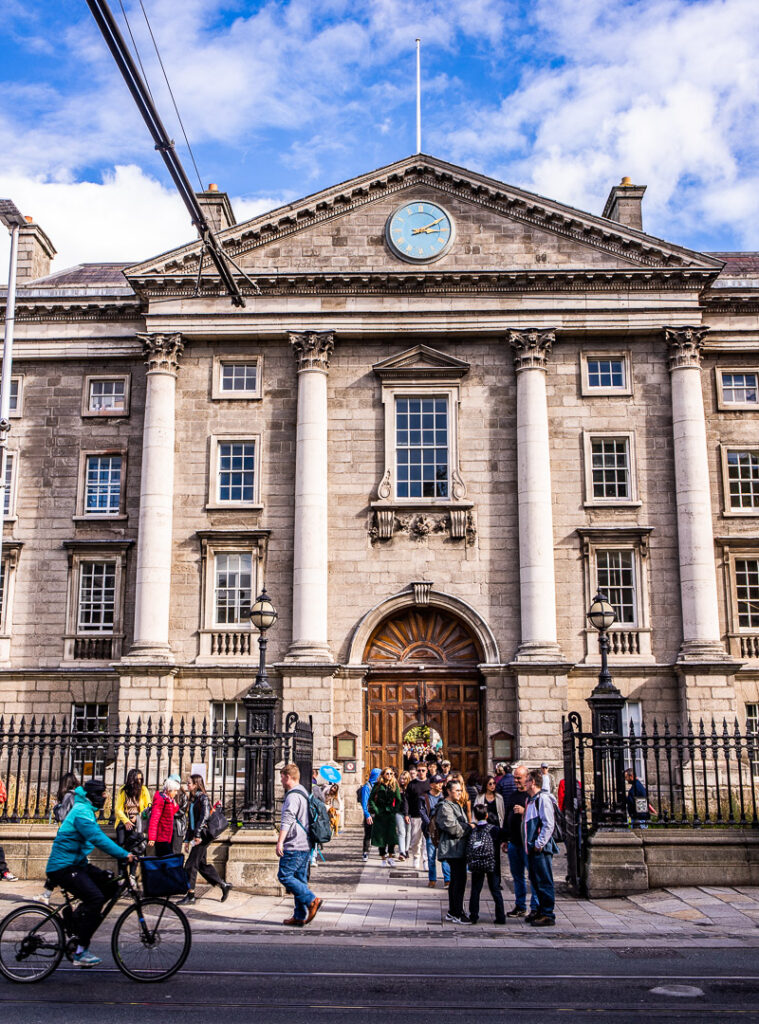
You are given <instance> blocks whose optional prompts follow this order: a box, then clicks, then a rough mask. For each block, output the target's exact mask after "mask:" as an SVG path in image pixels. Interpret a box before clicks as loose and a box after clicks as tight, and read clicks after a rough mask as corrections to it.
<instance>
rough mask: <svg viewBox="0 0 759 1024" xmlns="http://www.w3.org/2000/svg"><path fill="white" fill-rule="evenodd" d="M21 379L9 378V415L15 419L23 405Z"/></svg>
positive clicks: (22, 380)
mask: <svg viewBox="0 0 759 1024" xmlns="http://www.w3.org/2000/svg"><path fill="white" fill-rule="evenodd" d="M23 388H24V379H23V377H11V396H10V415H11V417H12V418H14V419H15V418H16V417H18V416H20V415H21V411H22V403H23V393H24V391H23Z"/></svg>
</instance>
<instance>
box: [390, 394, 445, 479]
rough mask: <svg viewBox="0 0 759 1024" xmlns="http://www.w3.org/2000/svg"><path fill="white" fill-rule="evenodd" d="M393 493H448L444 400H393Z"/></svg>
mask: <svg viewBox="0 0 759 1024" xmlns="http://www.w3.org/2000/svg"><path fill="white" fill-rule="evenodd" d="M395 452H396V478H397V481H398V483H397V497H399V498H447V497H448V400H447V399H445V398H397V399H396V401H395Z"/></svg>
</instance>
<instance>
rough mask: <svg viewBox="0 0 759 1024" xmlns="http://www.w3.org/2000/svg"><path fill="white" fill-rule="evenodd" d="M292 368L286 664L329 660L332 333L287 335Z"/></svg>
mask: <svg viewBox="0 0 759 1024" xmlns="http://www.w3.org/2000/svg"><path fill="white" fill-rule="evenodd" d="M290 344H291V345H292V348H293V352H294V354H295V358H296V361H297V366H298V413H297V432H296V453H295V536H294V543H293V636H292V643H291V644H290V647H289V649H288V652H287V660H288V661H302V662H330V661H331V660H332V655H331V652H330V649H329V644H328V640H327V599H328V563H327V512H328V493H327V374H328V371H329V361H330V357H331V355H332V351H333V349H334V346H335V336H334V333H333V332H332V331H298V332H296V331H293V332H291V333H290Z"/></svg>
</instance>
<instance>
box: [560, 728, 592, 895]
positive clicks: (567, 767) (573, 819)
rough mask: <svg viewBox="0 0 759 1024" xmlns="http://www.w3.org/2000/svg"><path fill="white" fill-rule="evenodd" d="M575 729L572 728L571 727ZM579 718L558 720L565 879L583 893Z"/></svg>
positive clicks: (583, 824)
mask: <svg viewBox="0 0 759 1024" xmlns="http://www.w3.org/2000/svg"><path fill="white" fill-rule="evenodd" d="M575 730H576V731H575ZM581 735H582V719H581V718H580V716H579V714H578V713H577V712H576V711H573V712H572V713H571V714H570V715H569V716H568V717H567V718H564V719H563V720H562V743H563V750H564V817H565V820H566V850H567V882H568V884H569V888H570V890H571V891H572V893H573V894H574V895H575V896H584V895H585V894H586V887H585V839H586V837H587V834H588V823H587V816H586V810H585V792H586V790H585V768H584V764H583V761H582V758H580V762H579V771H578V759H577V748H578V739H579V738H580V736H581Z"/></svg>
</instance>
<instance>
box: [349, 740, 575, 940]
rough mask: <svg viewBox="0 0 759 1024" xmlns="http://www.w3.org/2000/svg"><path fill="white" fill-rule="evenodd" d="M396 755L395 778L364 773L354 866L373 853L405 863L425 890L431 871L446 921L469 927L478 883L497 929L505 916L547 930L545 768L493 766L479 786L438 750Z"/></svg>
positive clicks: (551, 811)
mask: <svg viewBox="0 0 759 1024" xmlns="http://www.w3.org/2000/svg"><path fill="white" fill-rule="evenodd" d="M403 753H404V765H405V766H406V767H405V768H404V770H403V771H402V772H401V773H400V775H399V776H396V773H395V770H394V769H393V768H384V769H381V770H380V769H379V768H374V769H372V771H371V772H370V774H369V778H368V780H367V782H366V783H365V784H364V785H363V786H362V787H361V788H360V789H359V790H358V792H357V797H358V799H359V802H360V804H361V809H362V812H363V817H364V838H363V849H362V857H363V860H364V861H366V860H368V858H369V855H370V851H371V849H372V847H376V848H377V850H378V852H379V856H380V862H381V864H382V865H383V866H385V867H393V866H394V865H395V864H396V861H397V862H404V861H409V862H410V863H411V866H413V867H414V868H415V869H416V870H417V871H421V872H424V871H426V872H427V885H428V886H429V887H430V888H434V887H435V886H436V885H437V881H438V878H437V876H438V865H440V868H441V872H442V876H443V884H444V885H445V887H446V888H447V889H448V913H447V915H446V921H450V922H453V923H461V922H471V923H472V924H476V923H477V922H478V921H479V917H480V895H481V893H482V889H483V887H484V885H485V883H486V882H487V885H488V888H489V890H490V893H491V896H492V897H493V903H494V905H495V924H499V925H503V924H506V920H507V918H524V920H525V921H526V922H527V923H528V924H531V925H533V926H535V927H550V926H551V925H553V924H555V912H554V899H555V894H554V882H553V867H552V858H553V856H554V854H555V853H556V852H557V850H558V847H557V844H556V840H555V838H554V833H555V825H556V818H557V814H556V811H557V810H559V808H558V805H557V802H556V800H555V798H554V796H553V793H552V789H553V783H552V780H551V776H550V773H549V771H548V765H547V764H543V765H542V766H541V767H540V768H538V769H535V770H534V771H530V770H529V769H528V768H527V767H526V766H524V765H516V766H515V767H514V768H513V769H511V768H510V767H508V766H507V765H505V764H500V765H498V766H497V770H496V773H495V774H494V775H488V776H486V777H485V778H484V779H482V778H481V777H480V775H479V774H478V773H477V772H472V773H470V774H469V775H468V777H467V778H466V779H464V777H463V775H462V774H461V773H460V772H456V771H453V770H452V767H451V763H450V761H448V760H447V759H445V758H444V757H443V756H442V755H441V754H440V752H439V751H438V752H432V751H428V752H427V753H425V754H424V755H423V756H422V757H421V758H420V757H419V756H418V751H417V750H416V749H414V747H404V752H403ZM396 849H397V853H396ZM502 853H505V854H506V856H507V857H508V864H509V870H510V873H511V876H512V879H513V883H514V907H513V908H512V909H511V910H510V911H508V913H507V912H506V909H505V906H504V902H503V894H502V888H501V855H502ZM525 876H527V877H528V878H529V884H530V890H531V898H530V908H529V911H528V909H527V880H526V878H525ZM468 877H469V878H471V883H470V889H469V904H468V910H465V909H464V902H465V898H466V888H467V878H468Z"/></svg>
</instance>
